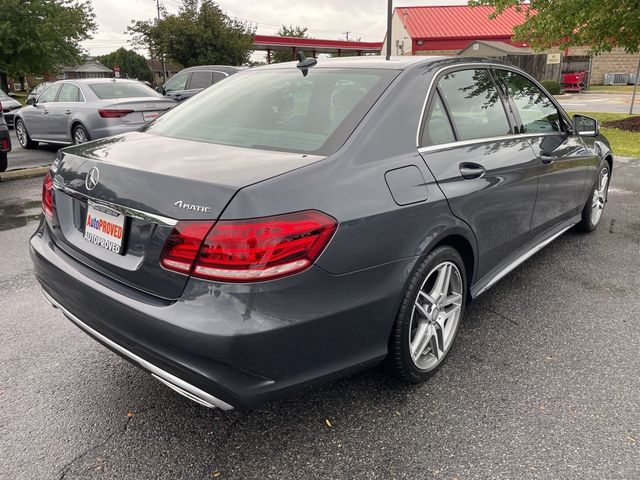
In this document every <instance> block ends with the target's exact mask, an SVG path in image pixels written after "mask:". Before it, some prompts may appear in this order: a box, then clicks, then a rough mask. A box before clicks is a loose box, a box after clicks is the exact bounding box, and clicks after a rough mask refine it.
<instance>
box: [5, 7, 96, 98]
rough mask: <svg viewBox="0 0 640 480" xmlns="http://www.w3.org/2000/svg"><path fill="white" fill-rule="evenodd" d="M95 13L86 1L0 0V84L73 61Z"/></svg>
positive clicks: (79, 53)
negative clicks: (8, 76)
mask: <svg viewBox="0 0 640 480" xmlns="http://www.w3.org/2000/svg"><path fill="white" fill-rule="evenodd" d="M94 18H95V15H94V13H93V10H92V8H91V4H90V2H89V1H81V0H0V85H1V87H2V89H3V90H5V89H6V88H7V75H12V76H17V77H21V76H23V75H26V74H42V73H45V72H48V71H55V70H56V69H57V68H58V67H60V66H61V65H65V64H73V63H77V62H78V61H80V60H81V59H82V56H83V53H84V52H83V50H82V49H81V47H80V46H79V45H78V43H79V42H81V41H83V40H87V39H89V38H91V37H92V35H91V34H92V32H93V31H95V29H96V24H95V22H94Z"/></svg>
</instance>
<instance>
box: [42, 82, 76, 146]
mask: <svg viewBox="0 0 640 480" xmlns="http://www.w3.org/2000/svg"><path fill="white" fill-rule="evenodd" d="M82 102H84V97H83V96H82V93H81V92H80V88H78V86H77V85H75V84H73V83H63V84H62V87H61V89H60V93H59V94H58V101H57V102H56V103H53V104H51V107H49V119H50V120H49V121H50V130H51V133H50V135H49V138H51V139H52V140H58V141H60V142H70V141H71V119H72V116H73V113H74V112H75V111H76V110H77V109H78V108H79V107H80V106H81V105H82Z"/></svg>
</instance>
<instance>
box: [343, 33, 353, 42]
mask: <svg viewBox="0 0 640 480" xmlns="http://www.w3.org/2000/svg"><path fill="white" fill-rule="evenodd" d="M342 33H344V35H345V37H347V42H348V41H349V34H350V33H351V32H350V31H349V30H347V31H346V32H342Z"/></svg>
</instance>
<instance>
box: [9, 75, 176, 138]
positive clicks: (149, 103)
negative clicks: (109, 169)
mask: <svg viewBox="0 0 640 480" xmlns="http://www.w3.org/2000/svg"><path fill="white" fill-rule="evenodd" d="M27 104H28V105H27V106H26V107H24V108H22V109H21V110H18V111H17V112H16V114H15V124H14V126H15V130H16V136H17V137H18V143H20V146H21V147H22V148H27V149H28V148H35V147H37V146H38V143H39V142H46V143H56V144H62V145H69V144H79V143H85V142H88V141H89V140H96V139H98V138H104V137H108V136H111V135H117V134H119V133H125V132H131V131H133V130H137V129H138V128H140V127H141V126H144V125H145V123H148V122H150V121H151V120H154V119H156V118H158V117H159V116H160V115H162V114H163V113H164V112H166V111H167V110H169V109H170V108H172V107H174V106H175V105H176V102H175V101H173V100H171V99H168V98H164V97H163V96H162V95H160V94H159V93H158V92H156V91H155V90H153V89H152V88H150V87H148V86H146V85H145V84H143V83H142V82H138V81H136V80H123V79H115V78H89V79H79V80H61V81H58V82H55V83H52V84H51V85H49V86H48V87H47V88H46V89H44V91H43V92H42V93H41V94H40V95H38V97H37V98H30V99H29V100H27Z"/></svg>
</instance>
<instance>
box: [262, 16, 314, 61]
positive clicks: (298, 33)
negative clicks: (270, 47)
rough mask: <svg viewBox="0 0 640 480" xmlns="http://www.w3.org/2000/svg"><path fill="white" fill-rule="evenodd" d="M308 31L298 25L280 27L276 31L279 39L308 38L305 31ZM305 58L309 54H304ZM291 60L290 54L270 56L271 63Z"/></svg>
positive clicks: (279, 53)
mask: <svg viewBox="0 0 640 480" xmlns="http://www.w3.org/2000/svg"><path fill="white" fill-rule="evenodd" d="M308 30H309V29H308V28H307V27H301V26H300V25H296V26H295V27H294V26H293V25H282V27H280V30H278V33H277V35H278V36H280V37H296V38H309V37H308V36H307V31H308ZM305 55H306V56H309V54H307V53H305ZM291 60H293V55H292V52H290V51H287V52H273V55H271V63H281V62H290V61H291Z"/></svg>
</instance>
